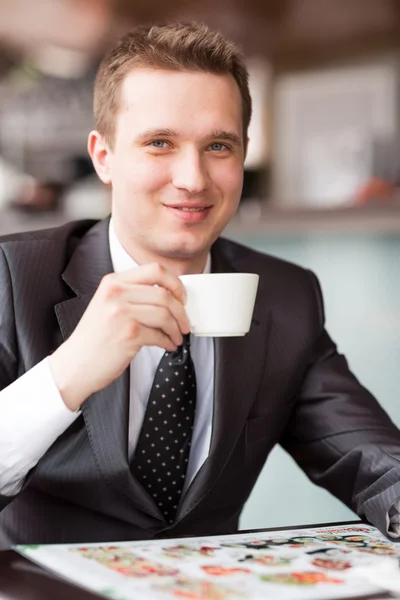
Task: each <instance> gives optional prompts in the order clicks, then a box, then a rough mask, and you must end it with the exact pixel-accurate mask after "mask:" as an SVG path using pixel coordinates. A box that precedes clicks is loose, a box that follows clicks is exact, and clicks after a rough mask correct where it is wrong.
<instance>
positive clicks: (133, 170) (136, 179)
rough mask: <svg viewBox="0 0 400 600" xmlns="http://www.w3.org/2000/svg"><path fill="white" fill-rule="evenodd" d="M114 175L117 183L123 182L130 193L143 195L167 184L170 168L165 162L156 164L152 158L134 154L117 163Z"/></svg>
mask: <svg viewBox="0 0 400 600" xmlns="http://www.w3.org/2000/svg"><path fill="white" fill-rule="evenodd" d="M113 175H114V181H115V182H116V183H117V185H118V184H121V183H122V182H123V184H124V187H125V188H126V190H127V191H128V192H129V194H130V195H132V194H137V195H138V196H143V195H146V194H151V193H154V192H156V191H157V190H159V189H160V188H162V187H163V186H164V185H166V184H167V183H168V178H169V170H168V168H167V165H165V164H160V163H158V164H155V163H154V161H152V160H146V159H145V160H144V159H143V157H140V156H139V157H137V156H134V157H131V159H130V160H129V161H126V160H125V161H121V162H119V163H116V164H115V170H114V172H113Z"/></svg>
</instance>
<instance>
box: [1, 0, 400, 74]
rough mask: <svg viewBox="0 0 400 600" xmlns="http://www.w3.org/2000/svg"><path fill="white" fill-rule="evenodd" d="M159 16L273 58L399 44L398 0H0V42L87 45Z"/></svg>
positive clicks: (325, 55) (283, 60)
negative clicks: (193, 23) (200, 25)
mask: <svg viewBox="0 0 400 600" xmlns="http://www.w3.org/2000/svg"><path fill="white" fill-rule="evenodd" d="M165 20H203V21H205V22H207V23H208V24H210V25H211V26H213V27H217V28H219V29H221V30H222V31H223V32H225V33H226V34H227V35H228V36H229V37H231V38H233V39H235V40H236V41H237V42H239V43H240V44H241V45H242V46H243V48H244V50H245V52H246V53H247V54H248V55H254V54H263V55H265V56H267V57H268V58H269V59H270V60H271V61H272V62H273V63H275V64H277V65H286V64H288V65H292V66H293V65H296V64H302V63H304V62H315V61H317V62H318V61H321V60H330V59H338V58H341V57H346V56H349V55H353V56H354V55H355V54H358V53H362V52H369V51H376V50H377V49H386V48H393V47H398V46H399V45H400V0H218V3H216V2H215V0H57V1H56V2H55V1H54V0H0V43H1V41H3V43H11V44H14V45H16V46H18V45H19V46H20V47H23V48H25V49H26V48H29V47H32V46H33V45H35V44H36V45H38V44H41V43H44V42H46V43H52V44H54V43H59V44H60V45H62V46H70V47H74V48H80V49H82V50H84V51H85V52H89V51H91V50H93V48H94V47H95V46H96V44H98V41H99V40H105V39H107V33H110V31H113V32H114V31H115V29H117V31H119V30H121V29H122V30H123V29H124V28H128V27H130V26H131V25H135V24H137V23H140V22H144V21H146V22H148V21H165ZM110 24H113V26H112V27H110Z"/></svg>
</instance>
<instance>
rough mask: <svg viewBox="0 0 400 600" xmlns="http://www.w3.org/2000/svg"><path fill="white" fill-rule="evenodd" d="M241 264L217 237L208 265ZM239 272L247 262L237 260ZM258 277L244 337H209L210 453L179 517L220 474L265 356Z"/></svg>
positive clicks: (220, 268) (266, 319)
mask: <svg viewBox="0 0 400 600" xmlns="http://www.w3.org/2000/svg"><path fill="white" fill-rule="evenodd" d="M240 267H241V265H240V264H239V263H235V262H233V261H230V260H228V259H227V258H226V257H225V256H224V255H223V253H221V252H220V250H219V243H218V242H217V243H216V244H215V246H214V249H213V254H212V270H213V272H217V273H229V272H234V271H239V270H240ZM242 269H243V270H244V271H246V270H248V269H249V265H247V266H246V265H243V266H242ZM261 287H262V282H261V281H260V284H259V289H258V293H257V298H256V304H255V307H254V313H253V319H252V324H251V328H250V331H249V332H248V333H247V334H246V335H245V336H244V337H231V338H230V337H226V338H214V405H213V424H212V436H211V445H210V453H209V456H208V458H207V460H206V461H205V462H204V464H203V466H202V467H201V469H200V470H199V472H198V474H197V475H196V477H195V478H194V480H193V482H192V484H191V485H190V486H189V488H188V490H187V493H186V495H185V497H184V498H183V500H182V504H181V509H180V511H179V512H180V517H183V516H184V515H185V514H186V513H188V512H189V511H190V510H191V509H192V508H193V507H194V506H195V505H196V504H197V503H198V502H199V501H200V499H201V498H202V497H203V496H204V494H205V493H207V490H208V489H209V488H210V487H211V486H212V485H213V483H214V482H215V481H216V480H217V478H218V476H219V475H220V474H221V472H222V470H223V469H224V466H225V464H226V462H227V461H228V459H229V456H230V454H231V452H232V450H233V448H234V446H235V444H236V442H237V440H238V438H239V436H240V434H241V432H242V429H243V426H244V423H245V421H246V419H247V416H248V413H249V411H250V408H251V406H252V404H253V401H254V398H255V396H256V393H257V389H258V386H259V384H260V380H261V377H262V374H263V370H264V364H265V358H266V355H267V341H268V331H269V325H270V315H269V312H268V310H266V309H265V307H264V306H261V302H260V298H261V297H262V292H261Z"/></svg>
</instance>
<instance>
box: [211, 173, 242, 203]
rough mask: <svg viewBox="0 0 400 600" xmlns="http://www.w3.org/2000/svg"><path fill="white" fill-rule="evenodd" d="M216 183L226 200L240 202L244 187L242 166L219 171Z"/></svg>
mask: <svg viewBox="0 0 400 600" xmlns="http://www.w3.org/2000/svg"><path fill="white" fill-rule="evenodd" d="M214 183H215V185H216V186H217V187H218V188H219V190H220V192H221V193H222V194H223V196H224V197H225V198H226V199H229V200H231V201H232V203H234V202H235V200H237V201H239V199H240V195H241V192H242V186H243V170H242V167H241V165H240V166H238V165H235V166H233V167H232V166H229V167H227V168H226V169H219V170H218V173H217V174H216V176H215V177H214Z"/></svg>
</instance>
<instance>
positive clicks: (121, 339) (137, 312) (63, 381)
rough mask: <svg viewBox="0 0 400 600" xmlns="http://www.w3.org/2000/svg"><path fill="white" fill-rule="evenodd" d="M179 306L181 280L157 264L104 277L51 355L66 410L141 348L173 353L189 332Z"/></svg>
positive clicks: (111, 378) (120, 370)
mask: <svg viewBox="0 0 400 600" xmlns="http://www.w3.org/2000/svg"><path fill="white" fill-rule="evenodd" d="M184 302H185V289H184V287H183V284H182V282H181V280H180V279H179V278H178V277H176V276H175V275H174V274H172V273H170V272H169V271H167V270H166V269H164V268H163V267H161V266H160V265H159V264H157V263H152V264H148V265H144V266H142V267H137V268H135V269H131V270H129V271H125V272H124V273H119V274H116V273H112V274H109V275H106V276H105V277H104V278H103V279H102V281H101V282H100V285H99V287H98V289H97V290H96V293H95V294H94V296H93V298H92V300H91V302H90V304H89V306H88V307H87V309H86V311H85V313H84V314H83V316H82V318H81V320H80V321H79V323H78V325H77V327H76V329H75V331H74V332H73V333H72V335H71V336H70V337H69V338H68V340H66V341H65V342H64V343H63V344H62V345H61V346H60V347H59V348H58V349H57V350H56V351H55V352H54V354H52V355H51V356H50V367H51V370H52V373H53V377H54V379H55V382H56V384H57V386H58V388H59V390H60V393H61V395H62V397H63V400H64V402H65V404H66V405H67V406H68V408H70V409H71V410H77V409H78V408H79V406H80V405H81V404H82V402H84V401H85V400H86V399H87V398H88V397H89V396H90V395H91V394H93V393H94V392H97V391H98V390H100V389H103V388H104V387H106V386H107V385H108V384H110V383H111V382H112V381H114V379H116V378H117V377H118V376H119V375H121V373H123V371H124V370H125V369H126V368H127V366H128V365H129V363H130V361H131V360H132V359H133V358H134V357H135V355H136V354H137V353H138V351H139V350H140V349H141V348H142V347H143V346H159V347H160V348H164V349H165V350H169V351H171V352H173V351H174V350H176V348H177V346H179V345H180V344H181V343H182V333H189V331H190V323H189V321H188V318H187V315H186V312H185V309H184Z"/></svg>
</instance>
